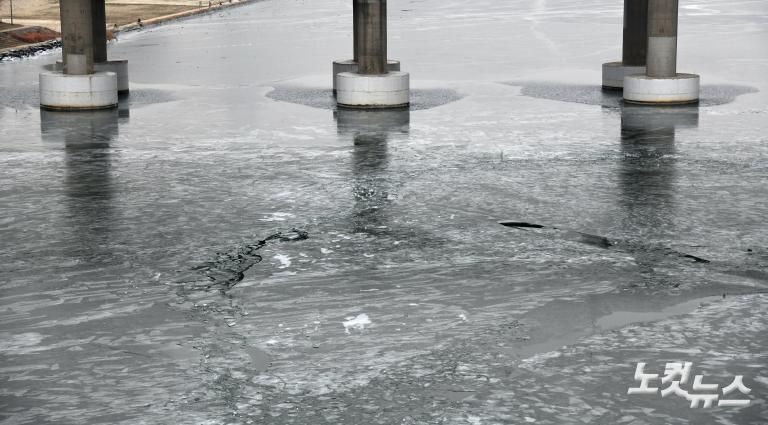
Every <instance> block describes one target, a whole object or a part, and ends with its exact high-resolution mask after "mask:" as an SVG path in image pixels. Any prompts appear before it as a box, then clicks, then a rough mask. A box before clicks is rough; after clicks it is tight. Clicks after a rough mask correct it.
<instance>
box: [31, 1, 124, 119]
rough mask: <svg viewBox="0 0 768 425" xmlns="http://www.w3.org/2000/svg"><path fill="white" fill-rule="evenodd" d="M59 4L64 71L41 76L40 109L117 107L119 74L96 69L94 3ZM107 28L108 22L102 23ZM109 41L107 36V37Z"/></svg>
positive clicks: (74, 2)
mask: <svg viewBox="0 0 768 425" xmlns="http://www.w3.org/2000/svg"><path fill="white" fill-rule="evenodd" d="M96 1H101V3H104V0H67V1H60V2H59V10H60V12H61V39H62V45H63V47H62V70H61V71H52V72H43V73H41V74H40V106H41V107H42V108H45V109H58V110H93V109H107V108H114V107H116V106H117V74H115V73H114V72H97V71H95V69H94V53H95V49H94V29H93V24H94V22H93V11H94V7H93V6H94V3H95V2H96ZM101 25H103V26H104V27H105V29H106V23H105V22H102V23H101ZM105 38H106V34H105Z"/></svg>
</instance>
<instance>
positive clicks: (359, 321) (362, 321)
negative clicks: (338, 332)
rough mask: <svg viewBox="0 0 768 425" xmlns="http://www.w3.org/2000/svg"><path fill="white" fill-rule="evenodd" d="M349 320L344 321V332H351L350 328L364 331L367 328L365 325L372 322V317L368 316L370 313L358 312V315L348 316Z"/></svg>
mask: <svg viewBox="0 0 768 425" xmlns="http://www.w3.org/2000/svg"><path fill="white" fill-rule="evenodd" d="M346 319H347V320H346V321H345V322H342V325H344V332H346V333H347V334H349V333H350V332H349V330H350V329H357V330H359V331H362V330H364V329H365V325H370V324H371V319H369V318H368V315H367V314H365V313H363V314H358V315H357V317H353V316H349V317H347V318H346Z"/></svg>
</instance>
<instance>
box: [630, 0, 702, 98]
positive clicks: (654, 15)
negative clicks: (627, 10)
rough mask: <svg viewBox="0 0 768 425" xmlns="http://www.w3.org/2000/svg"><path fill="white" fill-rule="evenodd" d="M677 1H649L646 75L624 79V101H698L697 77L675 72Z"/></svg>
mask: <svg viewBox="0 0 768 425" xmlns="http://www.w3.org/2000/svg"><path fill="white" fill-rule="evenodd" d="M678 2H679V0H649V1H648V52H647V59H646V63H647V69H646V72H645V74H637V75H629V76H626V77H624V101H626V102H630V103H641V104H651V105H654V104H661V105H670V104H672V105H675V104H687V103H696V102H698V101H699V84H700V82H699V80H700V78H699V76H698V75H695V74H682V73H678V72H677V26H678Z"/></svg>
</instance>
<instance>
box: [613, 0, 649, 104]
mask: <svg viewBox="0 0 768 425" xmlns="http://www.w3.org/2000/svg"><path fill="white" fill-rule="evenodd" d="M647 47H648V0H624V31H623V36H622V52H621V55H622V58H621V62H608V63H604V64H603V88H604V89H607V90H621V89H623V88H624V77H625V76H627V75H632V74H644V73H645V60H646V51H647Z"/></svg>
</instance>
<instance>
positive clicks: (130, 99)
mask: <svg viewBox="0 0 768 425" xmlns="http://www.w3.org/2000/svg"><path fill="white" fill-rule="evenodd" d="M174 100H176V97H174V96H173V94H171V92H169V91H165V90H158V89H131V91H130V93H125V94H120V95H119V96H118V101H119V109H120V112H121V117H122V116H123V115H125V114H128V112H127V111H128V109H130V108H139V107H142V106H145V105H153V104H158V103H166V102H172V101H174ZM0 106H5V107H8V108H13V109H22V108H27V107H38V106H40V86H39V85H37V84H30V85H18V86H11V87H0Z"/></svg>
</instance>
